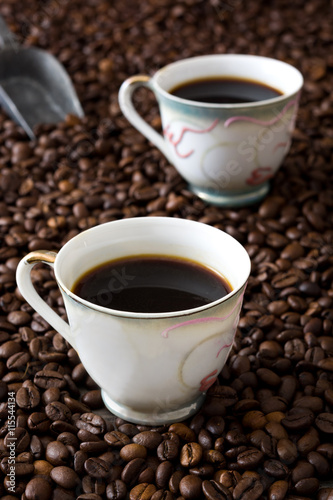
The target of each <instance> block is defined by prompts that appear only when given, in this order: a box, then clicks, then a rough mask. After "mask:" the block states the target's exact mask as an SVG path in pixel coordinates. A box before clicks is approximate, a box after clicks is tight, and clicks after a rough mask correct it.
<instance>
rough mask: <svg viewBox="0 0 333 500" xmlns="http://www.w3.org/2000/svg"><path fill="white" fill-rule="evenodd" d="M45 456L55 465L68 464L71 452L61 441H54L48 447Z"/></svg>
mask: <svg viewBox="0 0 333 500" xmlns="http://www.w3.org/2000/svg"><path fill="white" fill-rule="evenodd" d="M45 457H46V460H47V461H48V462H50V464H52V465H54V466H59V465H67V464H68V462H69V458H70V453H69V451H68V449H67V448H66V446H65V445H64V444H63V443H61V442H60V441H52V442H51V443H49V444H48V445H47V447H46V452H45Z"/></svg>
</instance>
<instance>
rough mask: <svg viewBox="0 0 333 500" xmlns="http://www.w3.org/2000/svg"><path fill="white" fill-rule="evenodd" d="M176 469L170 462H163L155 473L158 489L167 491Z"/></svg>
mask: <svg viewBox="0 0 333 500" xmlns="http://www.w3.org/2000/svg"><path fill="white" fill-rule="evenodd" d="M173 470H174V467H173V465H172V463H171V462H169V461H168V460H166V461H164V462H161V463H160V464H159V466H158V467H157V469H156V472H155V482H156V486H157V488H160V489H165V488H166V487H167V485H168V483H169V480H170V478H171V475H172V473H173Z"/></svg>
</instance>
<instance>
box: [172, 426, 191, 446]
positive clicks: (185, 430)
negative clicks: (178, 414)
mask: <svg viewBox="0 0 333 500" xmlns="http://www.w3.org/2000/svg"><path fill="white" fill-rule="evenodd" d="M169 432H174V433H175V434H177V436H179V437H180V438H181V439H183V440H184V441H186V442H190V441H194V440H195V433H194V432H193V431H192V429H190V428H189V427H187V425H185V424H182V423H180V422H179V423H176V424H172V425H170V427H169Z"/></svg>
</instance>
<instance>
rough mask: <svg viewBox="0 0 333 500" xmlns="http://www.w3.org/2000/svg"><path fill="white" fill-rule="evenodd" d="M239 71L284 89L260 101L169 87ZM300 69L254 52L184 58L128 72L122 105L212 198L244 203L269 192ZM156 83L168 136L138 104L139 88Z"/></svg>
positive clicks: (289, 126) (192, 184) (285, 142)
mask: <svg viewBox="0 0 333 500" xmlns="http://www.w3.org/2000/svg"><path fill="white" fill-rule="evenodd" d="M205 78H206V79H209V78H235V79H245V80H250V81H255V82H258V83H261V84H264V85H268V86H270V87H273V88H275V89H276V90H278V91H279V92H281V93H282V95H279V96H278V97H273V98H271V99H266V100H262V101H257V102H248V103H236V104H232V103H227V104H216V103H207V102H196V101H191V100H187V99H183V98H180V97H177V96H175V95H173V94H171V93H170V91H172V89H174V88H175V87H177V86H179V85H181V84H184V83H186V82H190V81H193V80H201V79H205ZM302 85H303V77H302V75H301V73H300V72H299V71H298V70H297V69H296V68H294V67H293V66H291V65H289V64H287V63H285V62H283V61H278V60H276V59H271V58H267V57H261V56H254V55H241V54H215V55H207V56H199V57H193V58H189V59H183V60H180V61H177V62H175V63H172V64H169V65H167V66H165V67H164V68H162V69H160V70H159V71H157V72H156V73H155V75H154V76H153V77H152V78H150V77H149V76H145V75H137V76H133V77H131V78H128V79H127V80H125V82H124V83H123V84H122V86H121V88H120V91H119V105H120V108H121V110H122V112H123V114H124V115H125V116H126V118H127V119H128V120H129V121H130V122H131V123H132V125H134V127H136V128H137V129H138V130H139V131H140V132H141V133H142V134H143V135H145V136H146V137H147V138H148V139H149V140H150V141H151V142H152V143H153V144H154V145H155V146H157V147H158V148H159V149H160V150H161V151H162V153H163V154H164V155H165V156H166V158H167V159H168V160H169V161H170V163H171V164H173V165H174V166H175V167H176V169H177V170H178V172H179V173H180V174H181V175H182V176H183V177H184V179H186V180H187V181H188V183H189V188H190V189H191V190H192V191H194V192H195V193H196V194H197V195H198V196H200V197H201V198H202V199H203V200H205V201H207V202H208V203H211V204H214V205H220V206H241V205H247V204H250V203H254V202H257V201H259V200H260V199H262V198H263V197H264V196H265V195H266V194H267V193H268V191H269V189H270V184H269V180H270V179H272V178H273V177H274V175H275V173H276V172H277V170H278V169H279V167H280V166H281V164H282V163H283V160H284V158H285V156H286V154H287V153H288V151H289V148H290V144H291V135H292V131H293V129H294V125H295V119H296V114H297V109H298V101H299V96H300V90H301V88H302ZM142 86H143V87H147V88H148V89H150V90H152V91H153V92H154V94H155V97H156V99H157V101H158V105H159V110H160V114H161V120H162V127H163V136H162V135H160V134H159V133H158V132H156V131H155V130H154V129H153V128H152V127H151V126H150V125H149V124H148V123H147V122H146V121H145V120H144V119H143V118H142V117H141V116H140V115H139V114H138V112H137V111H136V109H135V107H134V105H133V93H134V91H135V90H136V89H137V88H138V87H142Z"/></svg>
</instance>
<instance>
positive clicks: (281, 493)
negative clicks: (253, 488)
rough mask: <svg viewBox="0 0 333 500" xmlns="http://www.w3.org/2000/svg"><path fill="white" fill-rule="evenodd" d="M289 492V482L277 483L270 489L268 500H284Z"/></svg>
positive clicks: (281, 481)
mask: <svg viewBox="0 0 333 500" xmlns="http://www.w3.org/2000/svg"><path fill="white" fill-rule="evenodd" d="M287 491H288V482H287V481H284V480H279V481H275V482H274V483H273V484H271V485H270V487H269V489H268V500H284V498H286V494H287Z"/></svg>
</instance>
